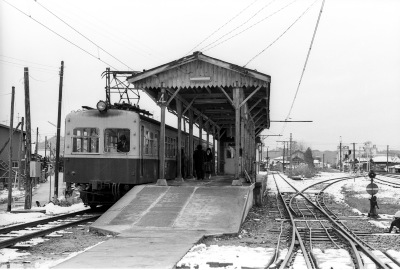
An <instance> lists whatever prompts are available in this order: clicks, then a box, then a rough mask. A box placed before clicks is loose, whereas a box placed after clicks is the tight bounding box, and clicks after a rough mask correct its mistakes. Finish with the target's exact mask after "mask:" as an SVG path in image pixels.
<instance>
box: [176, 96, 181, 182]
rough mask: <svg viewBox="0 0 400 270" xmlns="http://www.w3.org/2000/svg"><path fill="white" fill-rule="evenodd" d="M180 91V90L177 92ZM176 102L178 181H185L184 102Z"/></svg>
mask: <svg viewBox="0 0 400 270" xmlns="http://www.w3.org/2000/svg"><path fill="white" fill-rule="evenodd" d="M177 91H178V90H177ZM175 102H176V113H177V114H178V149H177V150H178V153H177V154H178V155H177V156H178V160H177V168H176V170H177V173H176V175H177V176H176V180H178V181H183V178H182V166H183V164H182V132H181V130H182V102H181V101H180V100H178V99H176V100H175Z"/></svg>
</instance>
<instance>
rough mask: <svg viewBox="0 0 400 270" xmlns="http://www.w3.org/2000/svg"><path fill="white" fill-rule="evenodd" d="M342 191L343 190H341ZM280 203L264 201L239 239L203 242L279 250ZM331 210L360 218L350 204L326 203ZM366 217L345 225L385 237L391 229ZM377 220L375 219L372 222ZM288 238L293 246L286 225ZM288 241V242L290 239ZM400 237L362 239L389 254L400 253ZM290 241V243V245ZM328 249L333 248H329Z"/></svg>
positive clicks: (272, 196) (272, 198) (252, 212)
mask: <svg viewBox="0 0 400 270" xmlns="http://www.w3.org/2000/svg"><path fill="white" fill-rule="evenodd" d="M338 188H340V187H338ZM276 204H277V202H276V199H275V194H274V193H269V194H268V195H267V196H266V197H264V203H263V206H262V207H255V206H254V207H253V208H252V209H251V210H250V212H249V214H248V216H247V218H246V220H245V222H244V223H243V224H242V227H241V230H240V233H239V234H238V235H230V236H222V237H220V236H219V237H207V238H205V239H204V240H203V243H204V244H206V245H219V246H237V245H240V246H248V247H266V248H269V247H276V244H277V239H278V235H279V232H280V226H281V221H280V220H279V214H278V210H277V208H276ZM326 205H327V207H329V208H330V209H331V210H333V212H334V213H335V214H337V215H338V216H353V217H354V216H355V215H356V214H355V213H354V212H353V211H352V209H351V208H350V207H348V206H347V205H346V204H342V203H337V202H335V201H333V200H327V201H326ZM367 220H368V219H365V217H364V216H360V219H359V220H357V219H356V220H346V221H344V224H346V226H348V227H349V228H350V229H352V230H357V231H360V232H370V233H377V234H378V233H385V232H387V228H386V229H384V228H380V227H376V226H374V225H373V224H371V223H370V222H368V221H367ZM370 220H373V219H370ZM284 227H285V229H286V230H285V235H284V236H285V237H283V238H282V239H283V244H286V245H289V244H290V237H288V238H287V237H286V236H291V226H290V225H289V222H284ZM286 238H287V239H286ZM399 238H400V234H396V235H393V234H387V235H379V236H365V237H362V238H361V239H362V240H364V241H366V242H367V243H368V244H370V245H371V246H372V247H373V248H375V249H378V250H381V251H386V250H388V249H394V250H400V241H399ZM286 240H287V241H286ZM319 247H320V246H319ZM327 248H332V246H331V245H327Z"/></svg>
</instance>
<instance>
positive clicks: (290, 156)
mask: <svg viewBox="0 0 400 270" xmlns="http://www.w3.org/2000/svg"><path fill="white" fill-rule="evenodd" d="M289 159H290V173H291V172H292V169H293V167H292V133H290V140H289Z"/></svg>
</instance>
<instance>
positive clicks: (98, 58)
mask: <svg viewBox="0 0 400 270" xmlns="http://www.w3.org/2000/svg"><path fill="white" fill-rule="evenodd" d="M3 2H5V3H6V4H8V5H10V6H11V7H13V8H15V9H16V10H18V11H19V12H20V13H22V14H24V15H25V16H27V17H28V18H30V19H32V20H33V21H35V22H36V23H38V24H40V25H41V26H43V27H44V28H46V29H47V30H49V31H50V32H52V33H54V34H56V35H57V36H59V37H60V38H62V39H64V40H65V41H67V42H68V43H70V44H72V45H74V46H75V47H77V48H78V49H80V50H82V51H83V52H85V53H87V54H88V55H90V56H92V57H93V58H96V59H97V60H99V61H101V62H103V63H104V64H106V65H107V66H109V67H112V68H113V69H116V68H115V67H113V66H112V65H110V64H108V63H107V62H105V61H104V60H102V59H101V58H100V57H97V56H95V55H94V54H92V53H90V52H88V51H87V50H85V49H83V48H82V47H80V46H79V45H77V44H75V43H73V42H72V41H70V40H69V39H67V38H65V37H64V36H62V35H60V34H59V33H57V32H56V31H54V30H52V29H51V28H49V27H48V26H46V25H44V24H43V23H41V22H39V21H38V20H36V19H34V18H33V17H32V16H31V15H28V14H27V13H25V12H23V11H22V10H20V9H19V8H17V7H16V6H14V5H12V4H10V3H9V2H7V1H6V0H3Z"/></svg>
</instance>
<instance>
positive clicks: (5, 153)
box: [0, 124, 26, 189]
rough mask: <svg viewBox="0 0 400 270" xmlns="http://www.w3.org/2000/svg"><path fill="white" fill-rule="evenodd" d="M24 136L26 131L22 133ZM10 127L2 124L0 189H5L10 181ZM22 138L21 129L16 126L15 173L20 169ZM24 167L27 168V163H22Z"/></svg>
mask: <svg viewBox="0 0 400 270" xmlns="http://www.w3.org/2000/svg"><path fill="white" fill-rule="evenodd" d="M22 135H23V136H24V137H25V135H26V133H25V132H23V134H22ZM9 138H10V127H9V126H6V125H3V124H0V189H3V188H4V186H5V184H6V183H7V181H8V174H9V153H10V145H9ZM20 140H21V130H20V129H15V128H14V133H13V137H12V168H13V174H14V175H15V172H16V171H18V168H19V167H18V165H19V164H18V161H19V157H20V149H22V146H21V144H20ZM21 166H22V168H25V164H24V163H22V164H21Z"/></svg>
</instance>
